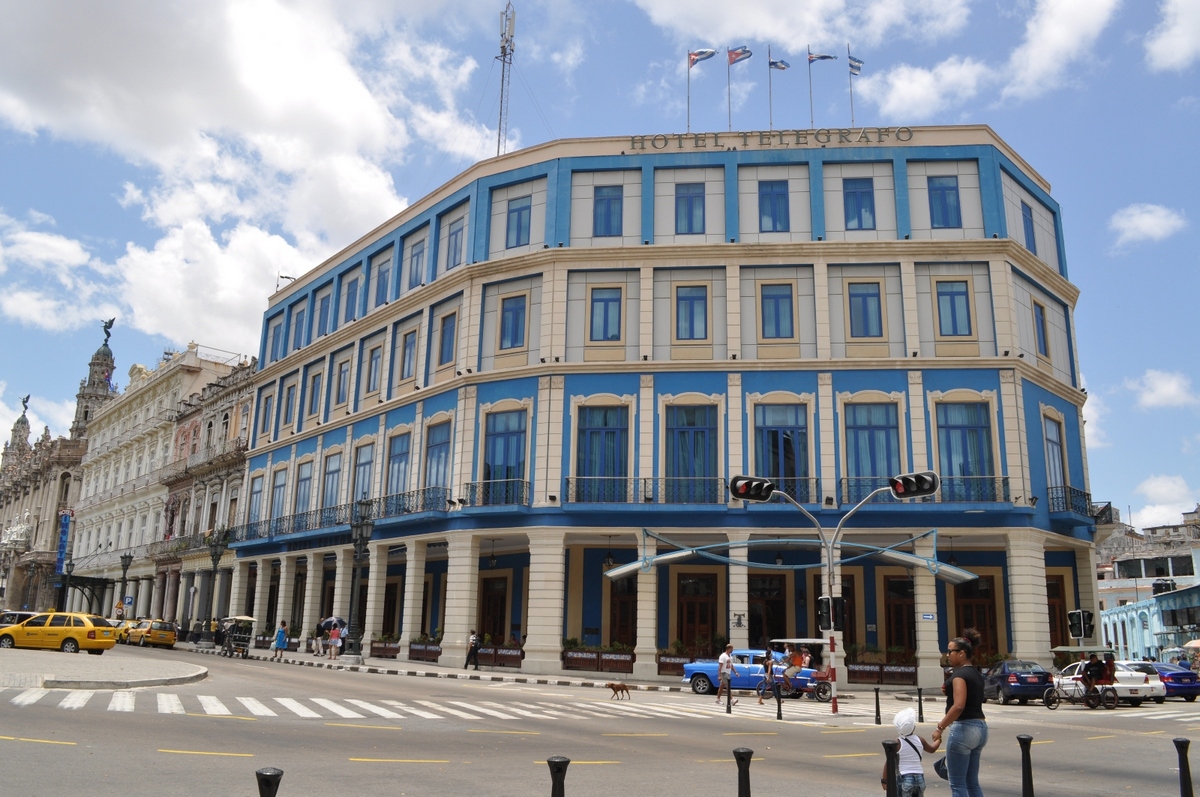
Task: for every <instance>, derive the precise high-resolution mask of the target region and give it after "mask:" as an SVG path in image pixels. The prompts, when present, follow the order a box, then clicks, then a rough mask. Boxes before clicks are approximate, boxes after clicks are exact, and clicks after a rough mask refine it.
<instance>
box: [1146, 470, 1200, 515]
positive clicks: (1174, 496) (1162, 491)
mask: <svg viewBox="0 0 1200 797" xmlns="http://www.w3.org/2000/svg"><path fill="white" fill-rule="evenodd" d="M1134 492H1136V493H1137V494H1138V495H1140V496H1142V497H1143V498H1144V499H1145V500H1146V504H1145V505H1144V506H1142V507H1141V508H1139V509H1136V510H1134V512H1133V517H1132V518H1131V519H1130V521H1129V522H1130V523H1131V524H1132V525H1134V526H1137V527H1140V528H1146V527H1147V526H1168V525H1174V524H1176V523H1179V522H1180V521H1181V520H1182V518H1181V517H1180V516H1181V515H1182V514H1183V513H1184V512H1190V511H1192V510H1193V509H1194V508H1195V507H1196V501H1197V498H1198V495H1197V491H1196V490H1193V489H1192V488H1191V487H1189V486H1188V483H1187V481H1186V480H1185V479H1184V478H1183V477H1182V476H1166V475H1155V476H1150V477H1149V478H1147V479H1146V480H1145V481H1143V482H1142V483H1141V484H1139V485H1138V486H1137V488H1136V489H1135V490H1134Z"/></svg>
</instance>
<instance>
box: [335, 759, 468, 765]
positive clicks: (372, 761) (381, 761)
mask: <svg viewBox="0 0 1200 797" xmlns="http://www.w3.org/2000/svg"><path fill="white" fill-rule="evenodd" d="M350 760H351V761H363V762H367V763H370V764H449V763H450V762H449V761H448V760H443V759H438V758H351V759H350Z"/></svg>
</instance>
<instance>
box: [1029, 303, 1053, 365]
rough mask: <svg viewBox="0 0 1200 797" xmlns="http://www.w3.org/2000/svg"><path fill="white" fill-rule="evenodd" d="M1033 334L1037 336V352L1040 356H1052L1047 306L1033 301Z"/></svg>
mask: <svg viewBox="0 0 1200 797" xmlns="http://www.w3.org/2000/svg"><path fill="white" fill-rule="evenodd" d="M1033 334H1034V336H1035V337H1036V338H1037V353H1038V356H1039V357H1046V358H1049V357H1050V346H1049V342H1048V339H1047V336H1046V308H1045V307H1043V306H1042V305H1040V304H1038V303H1037V302H1034V303H1033Z"/></svg>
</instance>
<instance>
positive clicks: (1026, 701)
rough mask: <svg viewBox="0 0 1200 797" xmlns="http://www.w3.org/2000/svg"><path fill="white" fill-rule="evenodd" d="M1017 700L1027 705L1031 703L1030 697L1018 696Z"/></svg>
mask: <svg viewBox="0 0 1200 797" xmlns="http://www.w3.org/2000/svg"><path fill="white" fill-rule="evenodd" d="M1017 702H1018V703H1020V704H1021V705H1022V706H1027V705H1029V698H1027V697H1019V698H1017Z"/></svg>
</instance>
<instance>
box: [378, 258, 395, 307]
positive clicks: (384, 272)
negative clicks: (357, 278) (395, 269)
mask: <svg viewBox="0 0 1200 797" xmlns="http://www.w3.org/2000/svg"><path fill="white" fill-rule="evenodd" d="M379 265H380V268H379V272H378V273H377V274H376V275H375V306H376V307H379V306H380V305H383V304H387V301H388V299H390V298H391V297H390V296H389V295H388V288H390V287H391V282H392V269H391V268H390V267H389V266H387V265H385V264H383V263H380V264H379Z"/></svg>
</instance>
